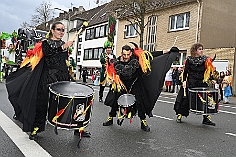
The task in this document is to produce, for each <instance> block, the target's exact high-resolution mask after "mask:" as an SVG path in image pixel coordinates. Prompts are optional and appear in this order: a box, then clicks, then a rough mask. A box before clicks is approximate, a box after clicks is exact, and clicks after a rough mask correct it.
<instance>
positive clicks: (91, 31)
mask: <svg viewBox="0 0 236 157" xmlns="http://www.w3.org/2000/svg"><path fill="white" fill-rule="evenodd" d="M93 38H94V28H90V29H87V30H86V35H85V39H86V40H89V39H93Z"/></svg>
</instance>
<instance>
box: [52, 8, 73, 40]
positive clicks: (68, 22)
mask: <svg viewBox="0 0 236 157" xmlns="http://www.w3.org/2000/svg"><path fill="white" fill-rule="evenodd" d="M54 9H55V10H60V11H63V12H66V13H67V14H68V21H67V40H69V29H70V12H69V11H68V12H67V11H65V10H63V9H61V8H54Z"/></svg>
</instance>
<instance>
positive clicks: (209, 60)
mask: <svg viewBox="0 0 236 157" xmlns="http://www.w3.org/2000/svg"><path fill="white" fill-rule="evenodd" d="M212 62H213V61H212V58H210V57H208V58H207V59H206V61H205V69H206V70H205V72H204V79H203V82H207V81H208V79H209V78H210V76H211V74H212V73H213V71H214V66H213V64H212Z"/></svg>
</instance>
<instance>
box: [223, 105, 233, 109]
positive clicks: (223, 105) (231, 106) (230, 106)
mask: <svg viewBox="0 0 236 157" xmlns="http://www.w3.org/2000/svg"><path fill="white" fill-rule="evenodd" d="M220 107H225V108H232V109H236V107H235V106H224V105H220Z"/></svg>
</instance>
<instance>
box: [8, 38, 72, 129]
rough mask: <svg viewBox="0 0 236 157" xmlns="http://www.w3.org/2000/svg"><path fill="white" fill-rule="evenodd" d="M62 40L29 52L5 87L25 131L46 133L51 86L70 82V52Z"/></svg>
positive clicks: (43, 44)
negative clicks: (61, 82)
mask: <svg viewBox="0 0 236 157" xmlns="http://www.w3.org/2000/svg"><path fill="white" fill-rule="evenodd" d="M64 43H65V42H64V41H62V40H51V39H47V40H44V41H42V42H40V43H37V44H36V45H35V48H34V49H33V50H30V51H28V53H27V55H26V58H25V59H24V61H23V62H22V64H21V68H20V69H19V70H17V71H16V72H14V73H12V74H11V75H9V76H8V77H7V79H6V87H7V91H8V95H9V100H10V102H11V103H12V105H13V107H14V110H15V114H16V117H17V118H18V120H19V121H20V122H22V124H23V131H25V132H31V131H33V128H34V127H38V132H40V131H44V128H45V122H46V115H47V106H48V92H49V91H48V85H49V84H50V83H53V82H56V81H67V80H70V76H69V71H68V67H67V66H66V60H67V59H68V53H67V50H62V45H63V44H64Z"/></svg>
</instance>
